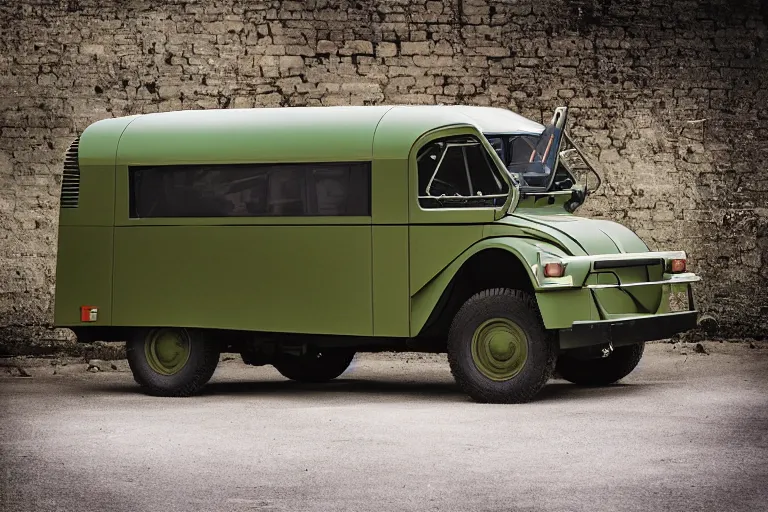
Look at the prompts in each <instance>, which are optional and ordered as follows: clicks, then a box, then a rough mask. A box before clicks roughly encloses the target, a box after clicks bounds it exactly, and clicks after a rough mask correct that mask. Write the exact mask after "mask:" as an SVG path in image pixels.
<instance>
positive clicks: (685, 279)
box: [584, 273, 701, 290]
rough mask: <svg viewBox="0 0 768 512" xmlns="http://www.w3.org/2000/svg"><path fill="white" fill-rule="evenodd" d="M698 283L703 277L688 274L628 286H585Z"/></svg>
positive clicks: (593, 286) (594, 288) (597, 287)
mask: <svg viewBox="0 0 768 512" xmlns="http://www.w3.org/2000/svg"><path fill="white" fill-rule="evenodd" d="M697 281H701V277H699V276H697V275H696V274H691V273H686V274H676V275H672V277H670V278H669V279H662V280H661V281H643V282H640V283H626V284H621V283H619V284H588V285H585V286H584V288H589V289H591V290H599V289H602V288H629V287H631V286H651V285H659V284H688V283H695V282H697Z"/></svg>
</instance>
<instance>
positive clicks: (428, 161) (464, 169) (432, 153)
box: [416, 136, 509, 208]
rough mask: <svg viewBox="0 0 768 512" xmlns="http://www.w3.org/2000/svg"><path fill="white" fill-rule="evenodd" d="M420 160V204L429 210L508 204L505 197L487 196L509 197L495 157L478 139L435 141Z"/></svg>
mask: <svg viewBox="0 0 768 512" xmlns="http://www.w3.org/2000/svg"><path fill="white" fill-rule="evenodd" d="M416 158H417V161H418V173H419V204H420V205H421V206H423V207H425V208H457V207H466V208H479V207H488V206H499V205H502V204H504V201H505V198H504V197H497V198H490V197H485V196H488V195H506V194H508V193H509V186H508V185H507V183H506V182H505V181H504V180H503V179H502V178H501V177H500V176H499V175H498V172H497V170H496V166H495V165H494V163H493V160H492V159H491V156H490V155H489V154H488V152H487V151H486V149H485V148H484V147H483V145H482V144H481V143H480V141H479V140H477V139H476V138H474V137H471V136H460V137H450V138H444V139H438V140H435V141H432V142H430V143H428V144H426V145H425V146H424V147H422V148H421V149H420V150H419V152H418V154H417V157H416ZM435 170H437V172H435ZM430 183H431V185H430Z"/></svg>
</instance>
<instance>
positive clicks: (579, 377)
mask: <svg viewBox="0 0 768 512" xmlns="http://www.w3.org/2000/svg"><path fill="white" fill-rule="evenodd" d="M644 351H645V343H637V344H634V345H626V346H623V347H616V348H615V349H613V352H611V354H610V355H609V356H608V357H603V358H600V359H586V360H585V359H577V358H575V357H570V356H568V354H561V355H560V357H559V358H558V360H557V365H556V366H555V372H556V373H557V375H559V376H560V377H562V378H563V379H565V380H567V381H569V382H572V383H574V384H579V385H582V386H607V385H608V384H613V383H614V382H616V381H619V380H621V379H623V378H624V377H626V376H627V375H629V374H630V373H632V370H634V369H635V367H637V364H638V363H639V362H640V359H641V358H642V357H643V352H644Z"/></svg>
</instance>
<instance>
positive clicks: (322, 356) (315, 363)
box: [273, 349, 355, 382]
mask: <svg viewBox="0 0 768 512" xmlns="http://www.w3.org/2000/svg"><path fill="white" fill-rule="evenodd" d="M354 357H355V352H354V351H353V350H342V349H335V350H334V349H327V350H322V351H320V352H317V353H311V354H306V355H303V356H293V355H284V356H281V357H280V358H279V359H277V360H276V361H275V362H274V363H273V365H274V366H275V368H276V369H277V371H278V372H280V374H281V375H282V376H283V377H286V378H288V379H291V380H295V381H298V382H327V381H329V380H333V379H335V378H336V377H338V376H339V375H341V374H342V373H344V372H345V371H346V370H347V368H348V367H349V365H350V364H351V363H352V359H353V358H354Z"/></svg>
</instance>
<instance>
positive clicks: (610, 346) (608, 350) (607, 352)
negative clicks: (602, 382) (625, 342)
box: [603, 341, 613, 358]
mask: <svg viewBox="0 0 768 512" xmlns="http://www.w3.org/2000/svg"><path fill="white" fill-rule="evenodd" d="M611 352H613V342H612V341H609V342H608V346H607V347H606V348H604V349H603V358H606V357H608V356H609V355H611Z"/></svg>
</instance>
